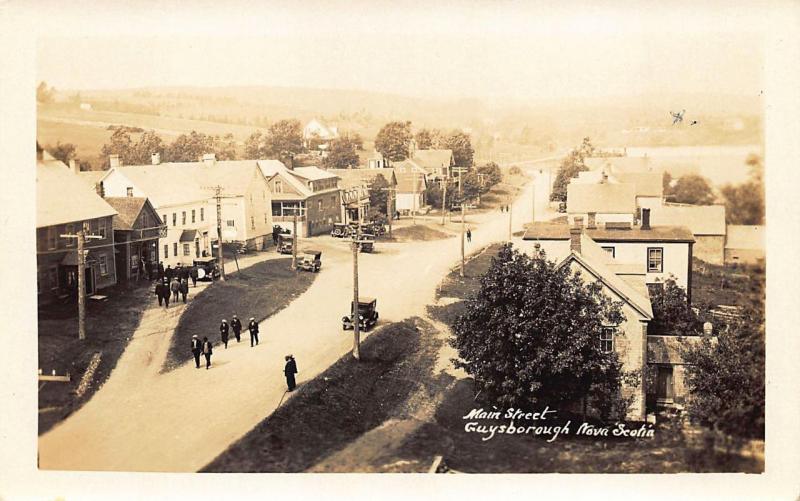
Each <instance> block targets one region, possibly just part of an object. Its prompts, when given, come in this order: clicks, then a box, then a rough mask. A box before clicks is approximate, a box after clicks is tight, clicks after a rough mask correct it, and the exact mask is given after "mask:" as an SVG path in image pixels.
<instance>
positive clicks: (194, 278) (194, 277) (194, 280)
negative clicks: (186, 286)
mask: <svg viewBox="0 0 800 501" xmlns="http://www.w3.org/2000/svg"><path fill="white" fill-rule="evenodd" d="M189 276H190V277H191V278H192V287H197V266H192V270H191V271H190V272H189Z"/></svg>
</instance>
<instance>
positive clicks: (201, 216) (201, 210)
mask: <svg viewBox="0 0 800 501" xmlns="http://www.w3.org/2000/svg"><path fill="white" fill-rule="evenodd" d="M204 212H205V210H204V209H203V208H202V207H200V221H202V220H203V217H204V216H203V213H204Z"/></svg>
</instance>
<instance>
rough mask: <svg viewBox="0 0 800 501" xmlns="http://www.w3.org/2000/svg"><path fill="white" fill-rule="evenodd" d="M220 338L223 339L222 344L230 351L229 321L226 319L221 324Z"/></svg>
mask: <svg viewBox="0 0 800 501" xmlns="http://www.w3.org/2000/svg"><path fill="white" fill-rule="evenodd" d="M219 337H221V338H222V344H224V345H225V349H226V350H227V349H228V321H227V320H225V319H224V318H223V319H222V323H221V324H219Z"/></svg>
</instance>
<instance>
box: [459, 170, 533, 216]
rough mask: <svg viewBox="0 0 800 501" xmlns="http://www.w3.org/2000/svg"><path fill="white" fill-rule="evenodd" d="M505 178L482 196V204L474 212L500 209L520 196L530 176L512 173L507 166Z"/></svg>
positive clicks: (504, 173)
mask: <svg viewBox="0 0 800 501" xmlns="http://www.w3.org/2000/svg"><path fill="white" fill-rule="evenodd" d="M502 172H503V180H502V181H500V182H499V183H497V184H496V185H494V186H492V188H491V189H490V190H489V193H486V194H485V195H482V196H481V203H480V206H479V207H478V208H477V209H475V210H473V211H472V212H479V213H480V212H489V211H492V210H496V209H498V208H499V207H500V206H501V205H509V204H510V203H513V201H514V200H516V198H517V197H518V196H519V194H520V192H521V191H522V190H523V188H524V186H525V184H526V183H528V181H530V178H529V177H528V176H526V175H525V174H524V173H522V172H521V173H519V174H511V173H509V170H508V169H507V168H502Z"/></svg>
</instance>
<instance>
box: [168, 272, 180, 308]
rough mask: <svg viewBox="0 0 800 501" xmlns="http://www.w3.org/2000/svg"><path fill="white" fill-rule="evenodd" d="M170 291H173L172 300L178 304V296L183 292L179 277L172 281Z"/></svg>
mask: <svg viewBox="0 0 800 501" xmlns="http://www.w3.org/2000/svg"><path fill="white" fill-rule="evenodd" d="M169 290H170V291H172V300H173V301H175V302H176V303H177V302H178V294H179V293H180V291H181V283H180V282H178V277H175V278H174V279H172V283H171V284H169Z"/></svg>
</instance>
